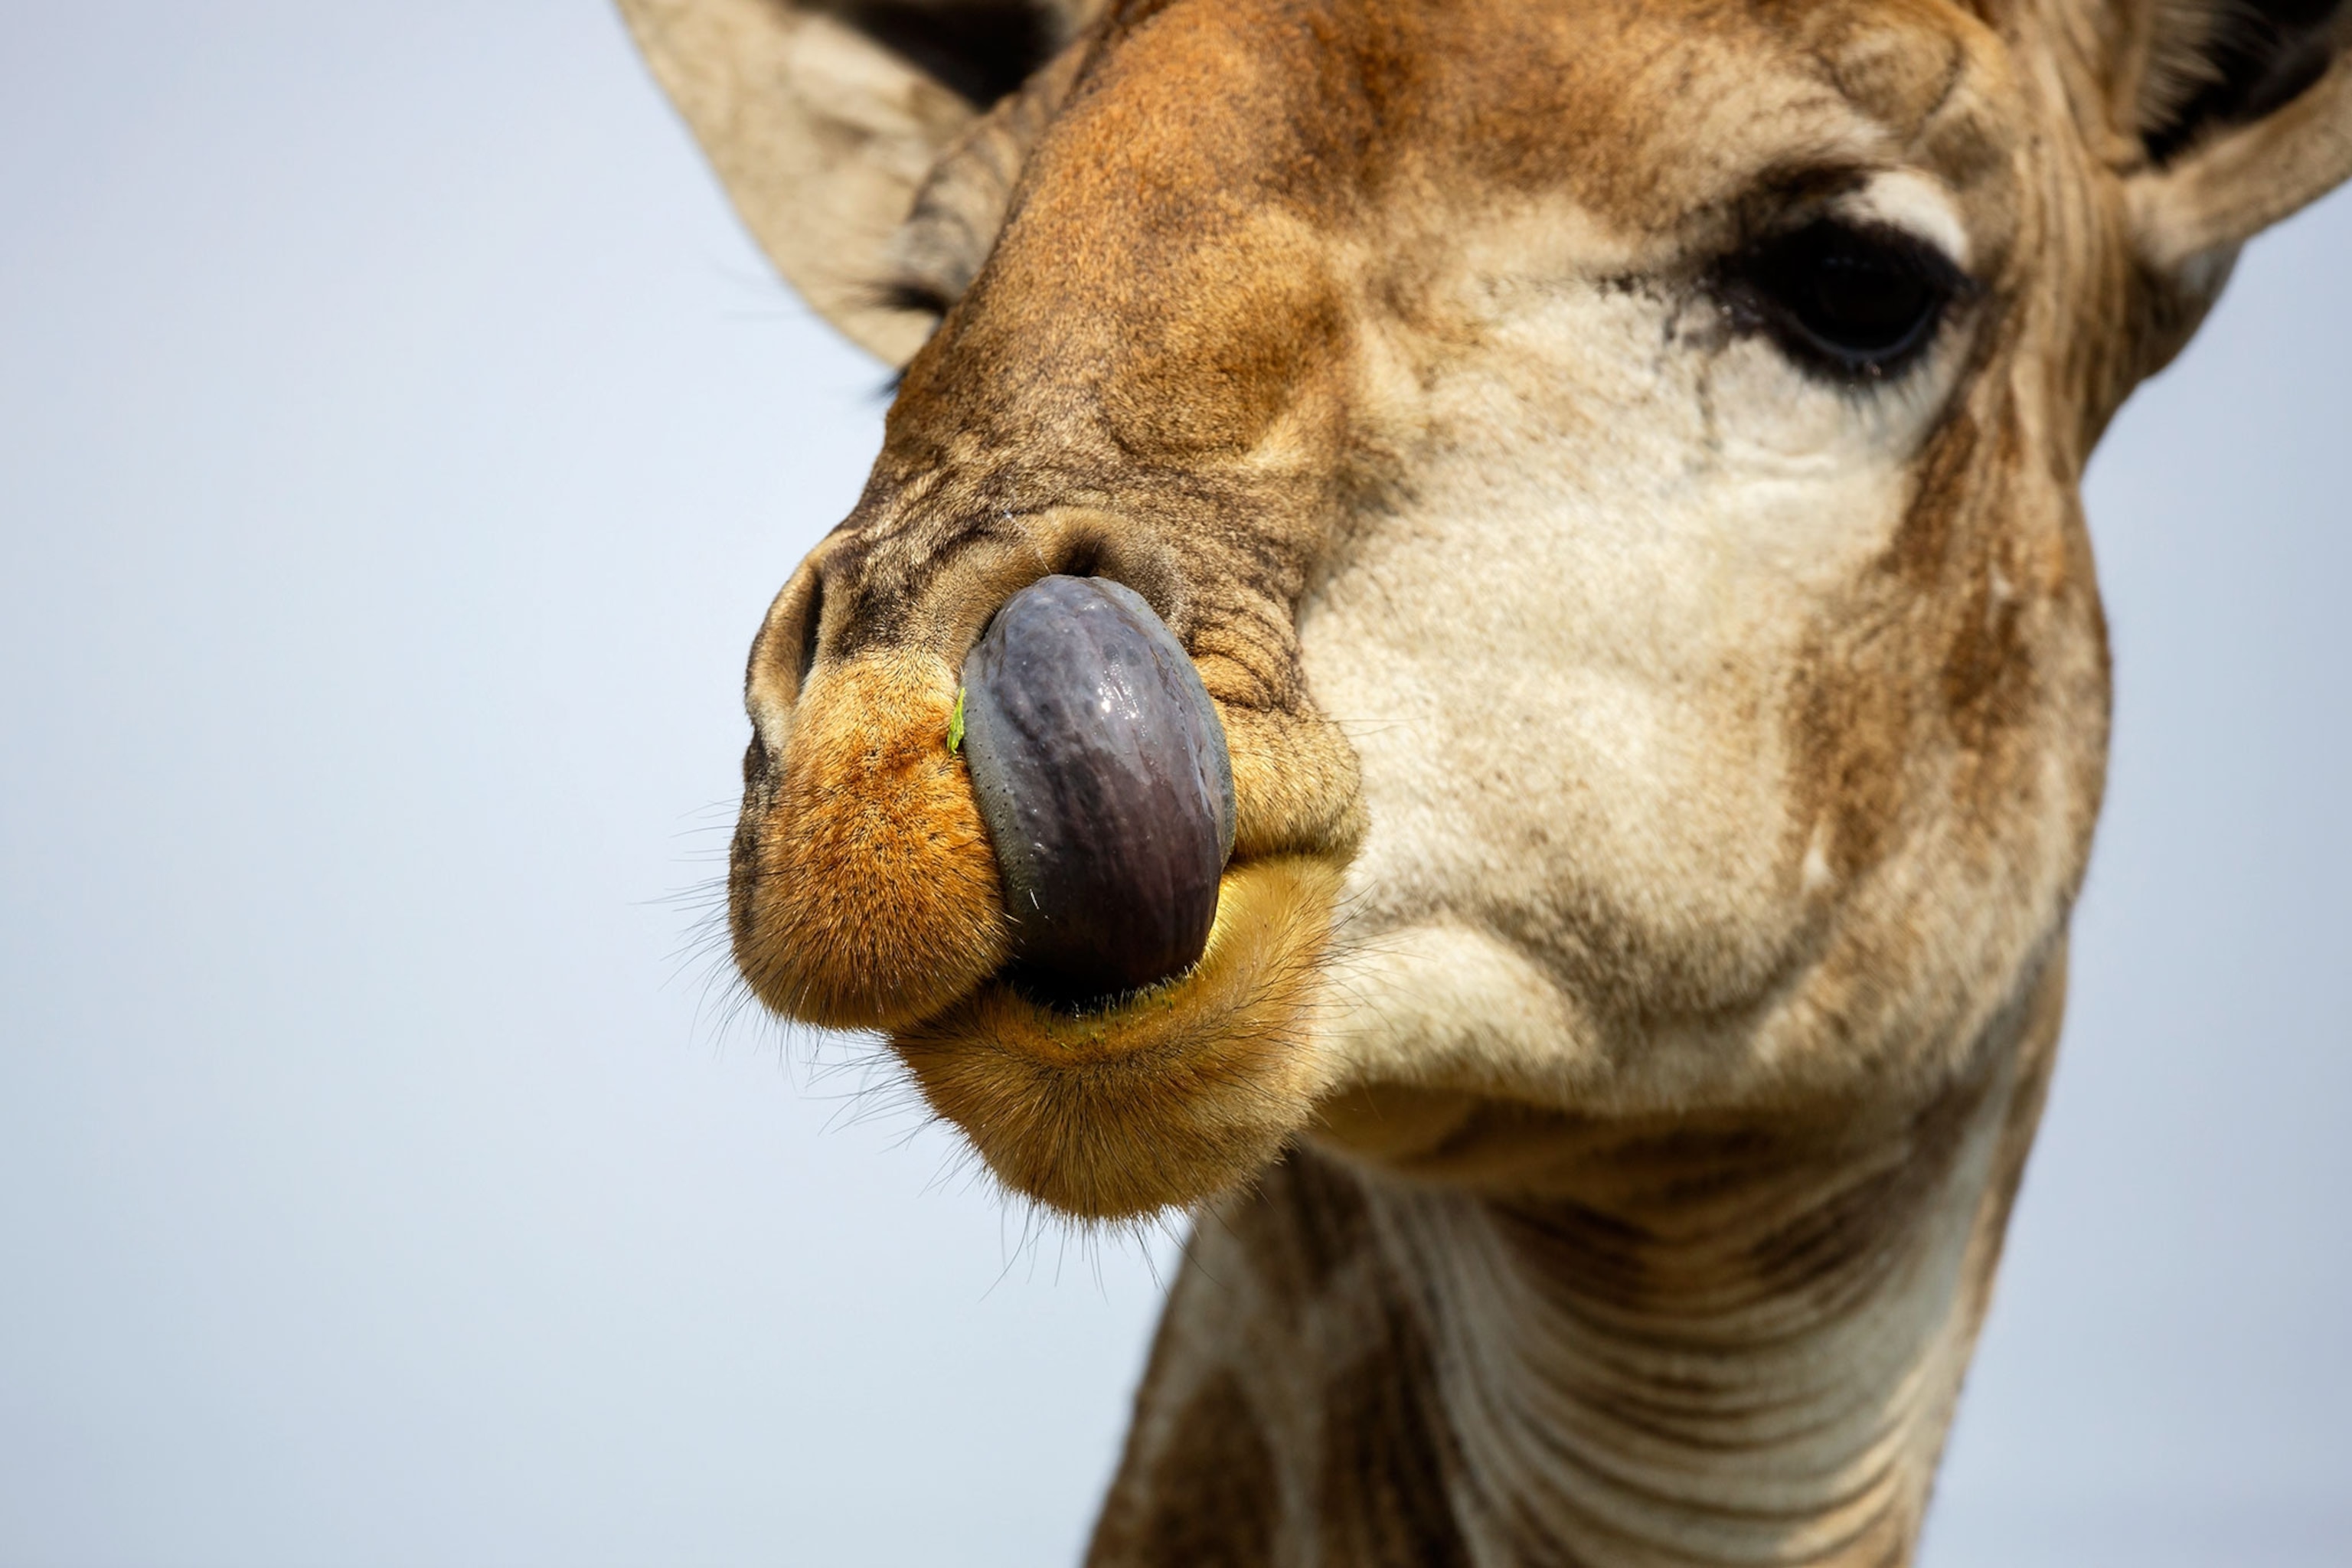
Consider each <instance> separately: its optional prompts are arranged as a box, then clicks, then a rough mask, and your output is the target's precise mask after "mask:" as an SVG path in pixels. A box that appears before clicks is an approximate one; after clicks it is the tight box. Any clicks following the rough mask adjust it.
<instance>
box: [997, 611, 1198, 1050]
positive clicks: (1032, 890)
mask: <svg viewBox="0 0 2352 1568" xmlns="http://www.w3.org/2000/svg"><path fill="white" fill-rule="evenodd" d="M963 680H964V696H963V701H964V710H963V711H964V722H965V725H966V729H965V731H964V741H963V745H964V750H965V753H966V756H967V759H968V761H969V763H970V765H971V781H972V789H973V793H974V795H975V797H976V799H977V800H978V803H979V805H980V810H981V815H982V819H983V820H984V821H985V822H986V824H987V825H988V832H989V837H990V841H991V845H992V848H993V850H994V852H995V856H996V860H997V865H998V868H999V869H1000V871H1001V872H1002V874H1003V888H1004V903H1005V910H1006V913H1007V915H1008V916H1009V917H1010V921H1011V927H1010V929H1011V934H1012V963H1011V965H1010V966H1009V968H1008V970H1007V972H1006V978H1007V979H1008V980H1009V981H1010V982H1011V983H1012V984H1014V985H1016V986H1017V987H1018V988H1019V989H1020V990H1021V991H1023V992H1024V994H1028V995H1030V996H1032V997H1034V999H1036V1000H1038V1001H1039V1002H1042V1003H1045V1004H1047V1005H1055V1006H1057V1007H1062V1008H1066V1009H1071V1008H1075V1009H1079V1010H1098V1009H1100V1008H1101V1007H1103V1006H1106V1005H1112V1004H1114V1003H1115V1002H1116V1000H1117V999H1118V998H1119V997H1120V996H1122V995H1125V994H1130V993H1133V992H1135V991H1138V990H1140V989H1143V988H1145V987H1149V986H1151V985H1154V984H1158V983H1160V982H1162V981H1165V980H1168V979H1171V978H1172V977H1174V976H1176V975H1178V974H1181V973H1184V972H1185V971H1187V970H1188V969H1190V968H1191V967H1192V964H1193V963H1196V962H1197V961H1198V960H1199V958H1200V956H1201V953H1202V949H1203V948H1204V947H1205V945H1206V943H1207V942H1208V937H1209V931H1210V928H1211V925H1212V923H1213V921H1214V919H1215V916H1216V910H1217V897H1218V894H1217V888H1218V878H1219V874H1220V872H1221V871H1222V870H1223V866H1224V861H1225V857H1226V854H1227V852H1228V850H1229V848H1230V847H1231V844H1232V840H1233V822H1234V808H1233V782H1232V765H1231V763H1230V762H1229V760H1228V759H1227V756H1226V753H1225V742H1224V732H1223V727H1222V726H1221V725H1220V724H1219V722H1218V720H1217V715H1216V710H1215V707H1214V705H1213V703H1212V702H1211V701H1210V700H1209V697H1208V693H1207V692H1206V691H1205V690H1203V689H1202V686H1201V681H1200V677H1199V675H1198V674H1197V673H1196V672H1195V671H1194V670H1193V668H1192V660H1191V658H1189V657H1188V656H1187V655H1186V654H1185V652H1184V650H1183V647H1182V645H1181V644H1180V643H1178V642H1177V640H1176V638H1175V637H1174V635H1173V634H1172V633H1171V632H1170V631H1169V629H1168V627H1167V626H1166V625H1165V624H1163V623H1162V622H1161V621H1160V618H1159V617H1158V616H1156V615H1154V614H1153V613H1152V611H1151V609H1150V606H1149V605H1146V604H1145V603H1144V601H1143V600H1142V599H1141V598H1140V597H1139V596H1138V595H1136V594H1134V593H1133V592H1131V591H1129V589H1127V588H1125V587H1123V586H1121V585H1120V584H1116V583H1112V582H1108V581H1106V580H1104V579H1100V578H1082V577H1066V576H1056V577H1047V578H1045V579H1044V580H1043V581H1041V582H1038V583H1036V584H1032V585H1031V586H1029V587H1028V588H1025V589H1024V590H1023V591H1022V592H1021V593H1019V594H1017V595H1013V598H1012V599H1010V600H1009V601H1007V602H1006V604H1005V605H1004V606H1003V608H1002V609H1001V610H999V611H998V612H997V615H996V617H995V619H994V620H993V621H992V623H991V625H990V627H989V630H988V633H987V635H986V636H985V637H982V639H981V642H980V644H979V646H978V647H975V648H974V649H973V650H972V652H971V656H970V657H969V658H967V659H966V660H965V663H964V669H963Z"/></svg>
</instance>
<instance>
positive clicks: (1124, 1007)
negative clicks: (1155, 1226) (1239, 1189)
mask: <svg viewBox="0 0 2352 1568" xmlns="http://www.w3.org/2000/svg"><path fill="white" fill-rule="evenodd" d="M1339 883H1340V872H1339V868H1338V867H1337V866H1335V865H1332V864H1330V863H1329V862H1327V861H1325V860H1322V859H1319V858H1308V857H1303V856H1286V857H1279V858H1266V859H1261V860H1253V861H1249V862H1246V863H1243V864H1237V865H1235V866H1233V867H1231V868H1228V869H1227V870H1226V872H1225V874H1224V877H1223V880H1222V882H1221V883H1220V885H1219V892H1218V902H1217V915H1216V921H1215V924H1214V925H1213V927H1212V928H1211V930H1210V933H1209V941H1208V946H1207V949H1206V951H1204V952H1202V955H1201V960H1200V962H1199V963H1197V964H1195V965H1194V966H1193V967H1192V969H1191V970H1189V971H1188V972H1186V973H1183V974H1181V975H1179V976H1177V977H1176V978H1175V979H1173V980H1170V981H1167V982H1165V983H1163V984H1159V985H1154V986H1151V987H1149V988H1147V989H1145V990H1142V991H1139V992H1136V993H1133V994H1129V995H1128V996H1126V997H1123V998H1121V999H1120V1001H1119V1002H1118V1003H1117V1004H1116V1005H1113V1006H1111V1007H1110V1008H1108V1010H1106V1011H1101V1012H1089V1013H1068V1012H1064V1011H1060V1010H1057V1009H1055V1008H1052V1007H1048V1006H1045V1005H1040V1004H1039V1003H1037V1002H1034V1001H1032V1000H1031V999H1029V998H1028V997H1026V996H1024V995H1023V994H1021V993H1020V992H1019V991H1018V990H1016V989H1015V988H1014V987H1013V985H1012V984H1009V983H1008V982H1007V981H1005V980H1004V979H1003V977H1001V976H999V977H997V978H994V979H992V980H990V981H989V982H987V983H986V984H983V985H982V986H981V987H980V988H979V989H977V990H976V991H974V992H972V993H971V994H969V995H967V996H965V997H964V998H962V999H961V1001H958V1002H957V1003H955V1004H954V1005H951V1006H950V1007H948V1008H947V1009H946V1010H944V1011H942V1012H940V1013H938V1014H935V1015H933V1016H930V1017H929V1018H927V1019H925V1020H923V1021H922V1022H921V1023H919V1024H916V1025H913V1026H905V1027H901V1028H899V1029H897V1030H895V1031H894V1032H893V1033H892V1036H891V1044H892V1045H893V1046H894V1047H896V1048H897V1050H898V1054H899V1056H900V1057H901V1058H904V1060H905V1061H906V1062H907V1064H908V1067H910V1068H913V1070H914V1073H915V1077H916V1080H917V1081H918V1083H919V1084H920V1086H921V1088H922V1091H923V1096H924V1098H925V1099H926V1100H929V1102H930V1105H931V1108H932V1109H933V1110H936V1111H938V1112H939V1113H940V1115H942V1116H944V1117H946V1118H947V1119H948V1120H950V1121H953V1122H954V1123H955V1124H956V1125H957V1126H959V1127H961V1129H962V1130H963V1131H964V1134H965V1135H966V1136H967V1137H969V1138H970V1139H971V1142H972V1144H973V1147H975V1148H976V1149H977V1150H978V1151H979V1152H980V1155H981V1157H982V1159H983V1160H985V1161H986V1162H987V1163H988V1166H989V1169H990V1170H992V1171H993V1172H994V1173H996V1175H997V1176H998V1177H999V1178H1000V1179H1001V1180H1002V1181H1003V1182H1004V1183H1005V1184H1006V1185H1008V1186H1010V1187H1012V1188H1013V1189H1014V1190H1015V1191H1017V1192H1020V1193H1024V1194H1027V1195H1029V1196H1031V1197H1034V1198H1036V1199H1038V1200H1039V1201H1040V1202H1043V1203H1045V1204H1047V1205H1051V1206H1053V1207H1055V1208H1057V1209H1061V1210H1063V1211H1064V1212H1066V1213H1067V1214H1070V1215H1076V1216H1079V1217H1082V1218H1088V1219H1121V1218H1128V1217H1132V1216H1136V1215H1147V1214H1150V1213H1152V1212H1154V1211H1156V1210H1160V1209H1163V1208H1167V1207H1171V1206H1172V1205H1184V1204H1191V1203H1194V1202H1197V1201H1199V1200H1200V1199H1202V1198H1204V1197H1207V1196H1209V1195H1211V1194H1215V1193H1218V1192H1222V1191H1224V1190H1226V1189H1228V1188H1231V1187H1234V1186H1236V1185H1238V1184H1241V1183H1243V1182H1245V1181H1247V1180H1248V1179H1249V1178H1250V1177H1251V1176H1253V1175H1255V1173H1257V1172H1258V1171H1260V1170H1262V1169H1263V1168H1264V1167H1265V1165H1266V1164H1268V1163H1270V1162H1271V1161H1273V1159H1274V1158H1275V1157H1276V1154H1277V1153H1279V1152H1280V1151H1281V1148H1282V1145H1283V1143H1284V1142H1285V1141H1286V1140H1287V1139H1288V1138H1289V1137H1291V1136H1292V1135H1293V1134H1294V1133H1296V1132H1297V1131H1299V1130H1300V1129H1301V1128H1302V1127H1304V1126H1305V1125H1306V1123H1307V1120H1308V1119H1309V1117H1310V1116H1311V1115H1312V1114H1313V1112H1314V1108H1315V1104H1316V1102H1317V1100H1318V1097H1319V1095H1320V1093H1321V1090H1322V1089H1323V1088H1324V1087H1325V1084H1324V1079H1325V1076H1326V1075H1325V1073H1324V1072H1323V1070H1322V1064H1321V1062H1320V1061H1319V1059H1318V1051H1317V1049H1316V1047H1315V1043H1314V1036H1315V1029H1314V1021H1315V1017H1314V1016H1315V1011H1316V1007H1317V1003H1318V994H1319V987H1320V982H1319V981H1318V965H1319V962H1320V960H1321V958H1322V955H1323V952H1324V948H1325V946H1326V944H1327V943H1328V941H1329V938H1330V931H1331V916H1332V910H1333V909H1334V908H1335V907H1336V905H1337V902H1338V899H1339Z"/></svg>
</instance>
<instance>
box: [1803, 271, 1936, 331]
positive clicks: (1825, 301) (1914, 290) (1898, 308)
mask: <svg viewBox="0 0 2352 1568" xmlns="http://www.w3.org/2000/svg"><path fill="white" fill-rule="evenodd" d="M1810 281H1811V289H1810V292H1811V306H1812V310H1811V312H1810V313H1809V320H1808V322H1807V324H1808V325H1810V326H1811V327H1812V328H1813V330H1814V331H1817V332H1819V333H1820V334H1821V335H1822V337H1825V338H1829V339H1831V340H1832V341H1834V342H1847V343H1853V344H1854V345H1855V346H1857V347H1864V346H1866V347H1871V348H1885V347H1891V346H1893V345H1894V344H1896V343H1899V342H1902V341H1903V340H1904V339H1905V338H1906V337H1908V336H1910V334H1911V331H1912V329H1913V328H1914V327H1916V326H1917V325H1918V322H1919V318H1920V317H1921V316H1923V315H1925V314H1926V313H1927V284H1926V282H1925V281H1924V280H1922V279H1919V278H1916V277H1914V276H1913V275H1911V274H1910V273H1908V272H1905V271H1902V270H1900V269H1898V268H1891V267H1887V266H1885V265H1884V264H1882V263H1880V262H1877V261H1875V260H1874V259H1872V258H1867V257H1858V256H1836V255H1831V256H1824V257H1822V258H1821V260H1820V262H1819V263H1818V264H1817V265H1816V266H1815V267H1814V268H1813V275H1812V278H1811V280H1810Z"/></svg>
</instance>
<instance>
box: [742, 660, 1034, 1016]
mask: <svg viewBox="0 0 2352 1568" xmlns="http://www.w3.org/2000/svg"><path fill="white" fill-rule="evenodd" d="M955 696H956V678H955V672H954V671H952V670H951V669H950V668H948V667H947V666H946V664H944V663H943V662H941V661H940V659H938V658H935V657H933V656H930V655H928V654H924V653H921V652H918V651H915V650H910V649H904V648H893V649H886V650H882V651H879V652H877V653H874V654H871V655H868V656H866V657H865V658H858V659H855V660H852V661H849V662H847V663H845V664H843V665H840V666H836V667H824V668H819V669H818V670H817V671H816V672H815V674H814V679H812V680H811V681H810V683H809V685H808V688H807V689H806V690H805V691H803V693H802V694H801V700H800V702H799V705H798V708H797V710H795V711H794V713H793V723H792V736H791V740H790V742H788V744H787V745H786V747H785V751H784V756H783V759H782V772H781V776H780V777H777V778H774V779H773V780H772V784H771V786H770V787H768V788H766V789H764V790H763V789H762V788H761V786H760V785H759V784H757V783H755V784H753V785H752V787H751V789H750V790H748V791H747V792H746V795H745V800H744V813H743V821H742V825H741V826H740V829H739V830H738V833H737V837H736V845H735V856H734V859H735V869H734V876H733V878H732V879H731V893H732V897H731V903H732V915H733V924H734V929H735V960H736V963H738V965H740V967H741V969H742V971H743V974H744V977H745V978H746V979H747V980H749V981H750V982H751V988H752V989H753V990H754V991H755V992H757V993H758V994H759V996H760V999H761V1001H763V1002H765V1003H767V1004H768V1005H770V1006H771V1007H773V1008H775V1009H776V1010H777V1011H778V1012H780V1013H783V1014H785V1015H787V1016H791V1017H794V1018H799V1019H802V1020H803V1021H805V1022H808V1023H812V1024H821V1025H824V1026H829V1027H835V1028H852V1029H857V1028H864V1029H887V1028H891V1027H895V1026H898V1025H901V1024H907V1023H911V1022H913V1021H914V1020H916V1019H918V1018H920V1017H923V1016H926V1015H928V1014H931V1013H935V1012H937V1011H939V1010H940V1008H942V1007H944V1006H946V1005H948V1004H950V1003H951V1002H953V1001H954V1000H955V999H956V998H957V997H959V996H961V995H963V994H966V993H968V992H970V991H971V990H972V989H973V988H974V987H976V986H978V985H979V984H980V983H981V982H982V980H984V979H985V978H987V976H988V975H989V974H990V973H992V972H993V971H994V970H995V969H996V967H997V966H998V965H999V964H1001V963H1003V962H1004V955H1005V934H1004V927H1003V920H1004V916H1003V897H1002V895H1001V893H1000V892H999V889H998V882H997V871H996V857H995V855H994V853H993V852H992V850H991V849H990V848H989V844H988V834H987V830H986V828H985V827H984V826H982V822H981V818H980V808H979V807H978V806H977V805H975V804H974V803H973V800H972V795H971V784H970V781H969V780H968V778H967V777H966V775H965V773H964V769H963V765H962V763H961V762H960V761H959V760H958V759H957V758H956V757H955V756H954V755H953V754H952V753H950V752H949V750H948V744H947V734H948V722H949V719H950V716H951V714H952V713H953V711H954V709H955Z"/></svg>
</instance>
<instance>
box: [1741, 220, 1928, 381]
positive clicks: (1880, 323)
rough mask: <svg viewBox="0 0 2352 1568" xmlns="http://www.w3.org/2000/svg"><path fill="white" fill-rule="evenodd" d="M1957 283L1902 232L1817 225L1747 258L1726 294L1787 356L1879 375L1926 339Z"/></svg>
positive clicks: (1848, 371) (1854, 372)
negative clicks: (1735, 298)
mask: <svg viewBox="0 0 2352 1568" xmlns="http://www.w3.org/2000/svg"><path fill="white" fill-rule="evenodd" d="M1957 283H1958V279H1957V277H1956V275H1955V274H1954V273H1953V272H1952V269H1951V267H1950V265H1949V263H1948V262H1946V261H1945V260H1944V259H1943V258H1942V257H1941V256H1940V255H1938V254H1937V253H1936V252H1935V251H1933V250H1931V249H1930V248H1929V247H1927V246H1926V245H1925V244H1923V243H1922V242H1920V241H1918V240H1916V239H1913V238H1911V237H1909V236H1907V235H1903V234H1898V233H1895V232H1893V231H1891V230H1876V229H1863V228H1856V227H1853V226H1848V225H1845V224H1842V223H1835V222H1822V223H1816V224H1812V225H1810V226H1807V227H1804V228H1801V229H1799V230H1797V231H1796V232H1795V233H1793V234H1789V235H1783V236H1781V237H1779V238H1777V239H1773V240H1770V241H1768V242H1767V243H1766V244H1765V245H1763V246H1762V247H1759V248H1758V249H1757V250H1756V251H1754V252H1751V253H1750V254H1749V255H1748V258H1746V259H1745V261H1744V262H1743V264H1742V265H1741V267H1740V268H1739V270H1738V275H1737V276H1736V278H1735V288H1734V291H1735V293H1736V294H1737V295H1738V297H1739V298H1740V299H1742V300H1745V301H1746V303H1747V304H1748V307H1749V308H1750V309H1752V310H1755V311H1756V312H1757V314H1759V315H1760V316H1761V317H1762V318H1763V320H1764V324H1765V325H1766V326H1768V327H1769V328H1770V329H1771V331H1772V332H1773V334H1774V336H1776V337H1778V338H1779V339H1780V342H1781V346H1782V347H1783V348H1785V349H1787V350H1789V351H1790V353H1795V354H1797V355H1799V356H1800V357H1801V358H1804V359H1808V360H1811V361H1812V362H1814V363H1823V364H1825V365H1826V367H1827V368H1829V369H1831V370H1832V371H1835V372H1837V373H1838V374H1843V375H1864V376H1882V375H1885V374H1888V373H1889V372H1890V371H1892V370H1893V369H1895V368H1896V367H1897V365H1899V364H1900V363H1901V362H1903V361H1904V360H1905V359H1906V358H1907V357H1908V356H1910V355H1911V354H1913V353H1916V351H1918V350H1919V349H1921V348H1923V347H1924V346H1925V345H1926V344H1927V342H1928V341H1929V340H1930V339H1931V338H1932V337H1933V336H1934V332H1935V327H1936V323H1937V321H1938V320H1939V319H1940V318H1941V317H1942V315H1943V311H1944V307H1945V306H1946V305H1947V304H1948V302H1949V301H1950V300H1951V297H1952V294H1953V292H1954V290H1955V288H1956V286H1957Z"/></svg>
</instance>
